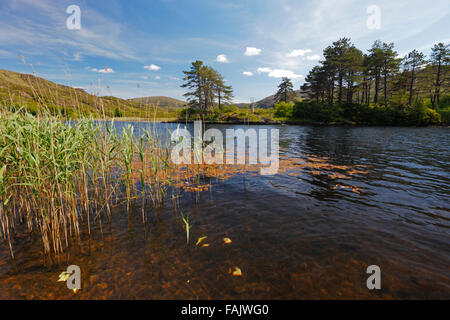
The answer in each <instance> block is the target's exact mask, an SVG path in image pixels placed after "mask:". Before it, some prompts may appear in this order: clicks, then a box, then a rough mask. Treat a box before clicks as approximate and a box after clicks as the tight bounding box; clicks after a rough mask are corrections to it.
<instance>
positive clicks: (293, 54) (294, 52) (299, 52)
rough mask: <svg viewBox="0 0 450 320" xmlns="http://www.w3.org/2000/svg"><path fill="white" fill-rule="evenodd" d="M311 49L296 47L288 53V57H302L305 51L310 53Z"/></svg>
mask: <svg viewBox="0 0 450 320" xmlns="http://www.w3.org/2000/svg"><path fill="white" fill-rule="evenodd" d="M311 52H312V50H311V49H297V50H292V51H291V52H289V53H288V55H287V56H288V57H303V56H304V55H305V54H307V53H311Z"/></svg>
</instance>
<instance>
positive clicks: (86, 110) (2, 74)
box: [0, 70, 176, 118]
mask: <svg viewBox="0 0 450 320" xmlns="http://www.w3.org/2000/svg"><path fill="white" fill-rule="evenodd" d="M20 107H25V108H26V109H28V110H29V111H30V112H32V113H36V112H37V110H38V109H43V108H45V109H48V110H49V111H50V112H51V113H53V114H62V115H65V116H68V117H74V118H76V117H79V116H80V115H86V116H93V117H102V116H103V112H104V114H105V115H106V116H107V117H113V116H116V117H118V116H122V117H136V118H137V117H139V118H153V117H154V116H155V107H154V105H151V104H143V103H139V102H136V101H132V100H125V99H120V98H116V97H98V96H95V95H92V94H89V93H87V92H86V91H85V90H83V89H79V88H73V87H69V86H65V85H61V84H57V83H54V82H51V81H48V80H46V79H43V78H40V77H36V76H34V75H30V74H22V73H17V72H13V71H8V70H0V108H12V109H18V108H20ZM156 117H157V118H174V117H176V107H175V106H174V107H169V106H163V105H161V104H160V106H159V107H158V108H156Z"/></svg>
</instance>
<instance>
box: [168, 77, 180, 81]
mask: <svg viewBox="0 0 450 320" xmlns="http://www.w3.org/2000/svg"><path fill="white" fill-rule="evenodd" d="M170 79H172V80H175V81H180V80H181V79H180V78H177V77H170Z"/></svg>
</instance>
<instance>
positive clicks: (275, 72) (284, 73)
mask: <svg viewBox="0 0 450 320" xmlns="http://www.w3.org/2000/svg"><path fill="white" fill-rule="evenodd" d="M258 72H260V73H267V75H268V76H269V77H271V78H283V77H286V78H290V79H298V78H301V77H303V75H301V74H296V73H294V72H293V71H291V70H285V69H270V68H258Z"/></svg>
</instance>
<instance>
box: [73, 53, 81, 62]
mask: <svg viewBox="0 0 450 320" xmlns="http://www.w3.org/2000/svg"><path fill="white" fill-rule="evenodd" d="M81 59H82V57H81V53H79V52H77V53H75V54H74V55H73V60H74V61H80V60H81Z"/></svg>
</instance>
